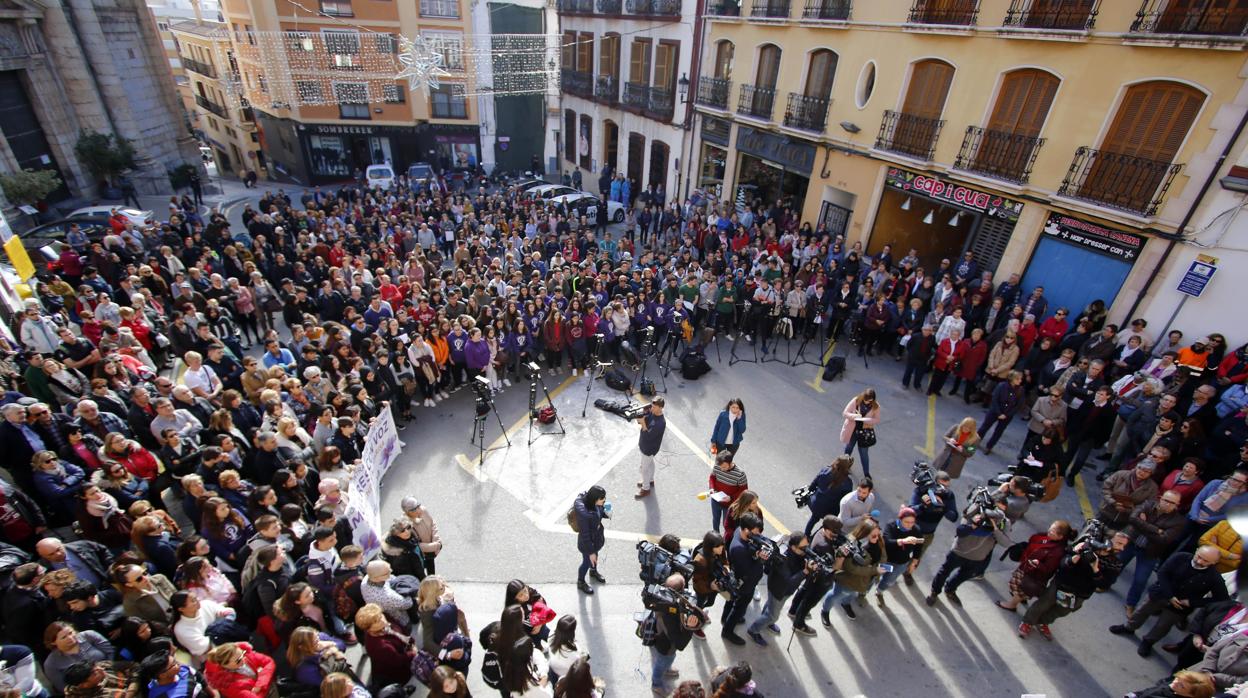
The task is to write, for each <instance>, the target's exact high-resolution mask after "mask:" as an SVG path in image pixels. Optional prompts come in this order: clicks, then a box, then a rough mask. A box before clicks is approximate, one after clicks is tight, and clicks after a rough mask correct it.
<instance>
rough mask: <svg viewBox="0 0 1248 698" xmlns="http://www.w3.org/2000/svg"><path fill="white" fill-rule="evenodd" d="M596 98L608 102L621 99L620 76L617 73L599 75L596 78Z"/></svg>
mask: <svg viewBox="0 0 1248 698" xmlns="http://www.w3.org/2000/svg"><path fill="white" fill-rule="evenodd" d="M594 99H597V100H598V101H599V102H604V103H606V104H616V103H617V102H619V101H620V78H619V77H617V76H615V75H599V76H597V79H596V80H594Z"/></svg>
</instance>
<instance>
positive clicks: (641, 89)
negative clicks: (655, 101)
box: [623, 82, 650, 110]
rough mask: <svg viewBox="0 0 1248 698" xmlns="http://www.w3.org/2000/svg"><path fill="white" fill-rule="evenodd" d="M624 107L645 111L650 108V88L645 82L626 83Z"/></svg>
mask: <svg viewBox="0 0 1248 698" xmlns="http://www.w3.org/2000/svg"><path fill="white" fill-rule="evenodd" d="M623 102H624V106H626V107H632V108H633V109H637V110H645V109H646V108H647V107H649V106H650V86H649V85H647V84H646V83H644V82H626V83H624V100H623Z"/></svg>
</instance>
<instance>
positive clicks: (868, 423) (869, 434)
mask: <svg viewBox="0 0 1248 698" xmlns="http://www.w3.org/2000/svg"><path fill="white" fill-rule="evenodd" d="M841 416H842V417H844V418H845V421H844V422H843V423H842V424H841V443H842V444H844V445H845V455H849V454H851V453H853V452H854V447H855V446H857V447H858V460H859V462H861V463H862V474H863V475H865V476H867V477H871V457H870V455H868V451H869V450H870V448H871V447H872V446H874V445H875V439H876V436H875V425H876V424H879V423H880V404H879V403H878V402H876V400H875V391H874V390H872V389H870V388H868V389H866V390H864V391H862V393H860V394H858V395H857V396H855V397H854V398H853V399H851V400H850V401H849V404H847V405H845V409H844V411H842V413H841Z"/></svg>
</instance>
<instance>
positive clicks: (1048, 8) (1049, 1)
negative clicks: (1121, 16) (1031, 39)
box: [1022, 0, 1096, 29]
mask: <svg viewBox="0 0 1248 698" xmlns="http://www.w3.org/2000/svg"><path fill="white" fill-rule="evenodd" d="M1095 6H1096V0H1031V5H1030V7H1028V8H1027V13H1026V16H1025V17H1024V18H1023V22H1022V25H1023V26H1024V27H1033V28H1038V29H1085V28H1087V27H1088V20H1089V18H1090V17H1091V14H1092V10H1093V8H1094V7H1095Z"/></svg>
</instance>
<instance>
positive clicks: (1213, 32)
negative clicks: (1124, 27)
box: [1131, 0, 1248, 36]
mask: <svg viewBox="0 0 1248 698" xmlns="http://www.w3.org/2000/svg"><path fill="white" fill-rule="evenodd" d="M1184 5H1187V6H1186V7H1184ZM1228 5H1229V6H1230V7H1228ZM1131 31H1132V32H1133V33H1141V34H1203V35H1206V36H1243V35H1244V34H1245V33H1248V7H1244V6H1243V3H1238V2H1235V3H1231V2H1215V1H1214V0H1205V2H1180V1H1179V0H1144V2H1143V3H1142V4H1141V5H1140V10H1139V12H1137V13H1136V14H1135V21H1134V22H1132V23H1131Z"/></svg>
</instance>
